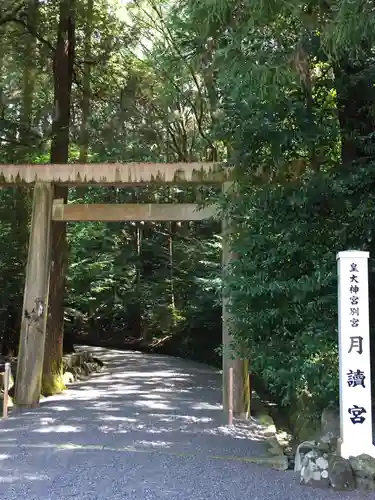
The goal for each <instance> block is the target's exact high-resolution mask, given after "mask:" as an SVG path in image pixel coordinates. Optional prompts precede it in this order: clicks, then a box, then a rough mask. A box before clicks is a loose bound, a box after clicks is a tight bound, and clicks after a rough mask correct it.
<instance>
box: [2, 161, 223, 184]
mask: <svg viewBox="0 0 375 500" xmlns="http://www.w3.org/2000/svg"><path fill="white" fill-rule="evenodd" d="M230 174H231V168H229V167H225V168H224V167H223V166H222V165H221V164H219V163H87V164H66V165H50V164H49V165H0V186H4V185H9V184H11V185H14V184H33V183H35V182H36V181H41V182H50V183H53V184H60V185H66V186H79V185H82V184H97V185H110V186H128V185H140V184H151V183H156V184H158V183H160V184H161V183H175V184H180V183H190V182H191V183H198V184H199V183H200V184H221V183H223V182H224V181H226V180H228V179H229V177H230Z"/></svg>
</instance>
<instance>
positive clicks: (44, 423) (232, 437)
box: [0, 348, 375, 500]
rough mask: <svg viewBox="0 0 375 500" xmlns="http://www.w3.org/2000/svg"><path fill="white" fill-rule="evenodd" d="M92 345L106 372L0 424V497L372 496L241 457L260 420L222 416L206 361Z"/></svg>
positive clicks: (260, 499)
mask: <svg viewBox="0 0 375 500" xmlns="http://www.w3.org/2000/svg"><path fill="white" fill-rule="evenodd" d="M92 349H93V350H94V351H96V354H97V355H98V356H99V357H100V358H101V359H103V360H104V361H105V362H106V367H105V369H104V371H102V372H101V373H99V374H96V375H94V376H93V377H91V378H90V379H89V380H88V381H87V382H83V383H80V384H77V385H75V386H71V387H70V388H69V390H68V391H66V392H65V393H64V394H62V395H59V396H55V397H52V398H48V399H47V400H45V401H43V402H42V404H41V407H40V408H39V409H36V410H32V411H28V412H24V413H22V414H20V415H16V414H14V415H13V416H11V417H10V418H9V420H8V421H2V422H1V423H0V498H4V499H6V500H13V499H25V500H26V499H27V500H63V499H77V500H85V499H87V500H96V499H97V500H105V499H111V500H116V499H130V500H154V499H155V500H156V499H163V500H172V499H173V500H243V499H245V498H246V499H248V500H275V495H277V497H278V498H280V500H300V499H301V498H303V499H304V500H324V499H327V500H330V499H336V500H343V499H348V500H360V499H374V500H375V494H367V495H366V494H363V493H358V492H355V493H347V494H343V493H335V492H333V491H327V490H314V489H311V488H306V487H301V486H300V485H299V484H298V481H297V478H296V477H295V475H294V474H293V473H292V472H289V471H288V472H278V471H275V470H271V469H269V468H267V467H264V466H259V465H255V464H253V463H249V462H246V460H245V459H246V457H262V456H267V450H266V446H265V442H264V437H263V434H262V428H261V427H260V426H259V425H257V423H256V422H255V421H254V422H251V423H250V424H249V425H246V426H244V425H242V426H239V427H236V428H235V429H228V428H227V427H225V425H223V415H222V411H221V408H220V403H219V402H220V396H221V389H220V375H219V374H217V373H216V372H215V371H213V370H212V369H210V368H209V367H206V366H205V365H199V364H197V363H192V362H187V361H182V360H179V359H175V358H169V357H166V356H150V355H143V354H140V353H134V352H121V351H114V350H104V349H99V348H92Z"/></svg>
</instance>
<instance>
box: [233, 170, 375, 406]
mask: <svg viewBox="0 0 375 500" xmlns="http://www.w3.org/2000/svg"><path fill="white" fill-rule="evenodd" d="M374 185H375V164H372V165H371V166H370V167H368V168H367V169H366V170H358V171H357V172H355V173H353V172H351V173H350V174H347V175H343V174H342V173H341V172H340V171H338V170H335V171H330V172H322V173H321V174H319V175H317V174H314V175H311V174H308V175H305V176H303V177H301V178H300V179H299V180H298V182H296V183H293V184H292V183H288V184H284V185H280V184H268V185H262V186H259V187H256V186H254V185H251V183H250V182H248V183H245V182H241V183H239V185H238V197H237V201H236V202H235V203H233V204H232V206H231V213H232V216H233V220H234V221H235V222H236V226H235V227H236V232H235V233H234V236H233V245H234V249H235V251H236V252H237V254H238V259H237V260H235V261H234V262H233V263H232V265H231V269H230V276H229V277H228V292H229V293H230V295H231V297H232V302H231V307H232V311H233V314H234V316H235V318H236V321H235V331H236V332H237V335H238V336H239V338H240V339H241V340H242V341H243V342H244V343H245V344H246V346H247V347H248V349H249V357H250V359H251V362H252V369H253V370H254V372H255V373H258V374H260V375H261V376H262V378H263V380H264V381H265V382H266V384H267V387H268V388H269V389H271V391H272V393H273V394H274V395H275V397H276V398H277V400H278V401H279V402H281V403H282V404H296V402H297V401H298V399H299V398H300V397H301V396H303V395H308V397H310V398H311V399H312V401H313V402H314V404H315V405H316V406H317V407H320V408H322V407H324V405H326V404H327V403H328V402H330V401H335V402H337V398H338V378H337V371H338V352H337V277H336V260H335V254H336V253H337V252H339V251H341V250H343V249H357V250H370V252H371V251H374V250H375V245H374V243H373V241H372V235H373V233H374V230H375V217H374V207H375V194H374ZM245 213H246V216H244V215H243V214H245ZM374 271H375V265H374V264H372V267H371V269H370V284H371V292H372V293H373V290H374V289H373V285H374Z"/></svg>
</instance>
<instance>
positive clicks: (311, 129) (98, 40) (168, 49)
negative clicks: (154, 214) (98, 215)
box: [0, 0, 375, 413]
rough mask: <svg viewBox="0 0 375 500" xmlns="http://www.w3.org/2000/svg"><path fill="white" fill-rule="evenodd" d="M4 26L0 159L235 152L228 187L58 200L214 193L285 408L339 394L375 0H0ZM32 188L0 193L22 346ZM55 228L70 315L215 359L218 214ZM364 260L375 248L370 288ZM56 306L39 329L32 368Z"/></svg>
mask: <svg viewBox="0 0 375 500" xmlns="http://www.w3.org/2000/svg"><path fill="white" fill-rule="evenodd" d="M0 37H1V45H0V68H1V71H0V111H1V115H0V146H1V147H0V161H1V162H2V163H23V164H24V163H48V162H52V163H67V162H68V161H69V162H83V163H86V162H115V161H116V162H132V161H153V162H189V161H219V162H222V161H223V162H229V163H230V164H234V165H235V166H236V179H237V180H236V183H235V196H234V195H233V196H230V197H224V196H222V195H220V193H218V192H216V191H215V190H213V189H208V188H203V187H201V188H189V189H184V190H180V189H177V188H175V187H173V188H172V187H162V188H161V187H160V188H158V189H156V188H151V187H147V189H139V190H135V189H132V190H130V189H115V188H113V189H105V190H104V189H101V188H91V187H90V188H77V189H71V190H69V192H68V191H67V189H66V188H59V189H60V191H59V192H58V196H59V197H60V198H67V197H69V199H70V200H75V201H76V202H79V201H80V202H85V203H88V202H91V203H93V202H102V203H106V202H107V203H108V202H130V201H132V202H136V201H140V202H143V201H147V202H151V201H184V202H190V201H195V200H198V201H202V202H203V201H206V200H207V199H215V200H216V201H217V202H218V203H220V206H221V213H222V215H223V216H224V215H225V216H226V217H230V219H231V220H232V222H233V232H232V240H233V248H234V251H235V255H236V259H235V260H233V262H232V264H231V268H230V272H229V273H228V274H227V276H226V283H227V286H226V287H225V293H229V294H230V296H231V310H232V315H233V319H234V322H233V331H234V333H235V336H236V338H237V339H238V341H239V345H240V346H241V350H242V352H243V353H244V352H245V355H246V356H247V357H248V358H249V359H250V364H251V371H252V372H253V373H254V374H255V377H256V379H257V380H259V381H260V382H261V384H262V386H263V387H264V388H265V389H266V390H267V392H268V393H269V394H270V395H271V396H272V397H273V398H274V399H275V401H276V402H277V403H278V404H279V405H282V406H289V407H292V408H295V407H296V405H297V404H298V402H299V403H301V402H302V403H303V405H304V406H305V407H306V408H308V409H309V412H310V413H314V412H319V411H320V410H321V409H322V408H323V407H324V406H325V405H327V403H329V402H333V403H335V402H337V398H338V375H337V365H338V357H337V354H338V353H337V291H336V287H337V282H336V261H335V254H336V252H337V251H340V250H345V249H348V248H353V249H361V250H369V251H370V252H371V253H372V251H373V249H375V244H374V243H373V237H372V235H373V230H374V226H375V213H374V208H375V127H374V117H375V86H374V76H375V43H374V42H375V6H374V4H373V2H371V1H369V0H354V1H353V0H311V1H302V2H297V1H295V0H286V1H284V2H279V1H274V0H270V1H268V2H262V1H260V0H204V1H202V0H132V1H128V2H125V1H122V2H121V1H120V0H118V1H116V0H59V1H57V0H43V1H42V0H3V2H2V6H1V8H0ZM30 200H31V192H29V191H28V190H27V189H25V188H21V187H20V188H8V189H2V190H1V191H0V209H1V217H0V234H1V242H0V255H1V259H0V281H1V288H0V333H1V335H2V349H3V351H5V350H8V349H10V348H11V349H15V350H16V349H17V343H18V336H19V323H20V316H21V305H22V294H23V285H24V269H25V263H26V257H27V243H28V222H29V213H30ZM65 241H67V242H68V244H69V247H70V253H69V271H68V277H67V283H66V286H67V294H66V299H65V302H66V313H65V320H66V324H65V329H66V331H68V332H71V333H72V332H73V333H74V334H75V335H77V332H78V331H80V332H81V333H82V335H81V336H82V337H84V335H83V333H85V334H87V335H88V337H89V336H91V338H94V337H95V338H96V340H100V338H102V339H104V338H105V339H106V340H108V341H111V342H113V344H117V345H121V344H122V343H124V338H125V337H129V336H130V337H134V338H143V339H144V340H145V341H147V342H151V341H158V340H159V341H163V342H164V343H165V344H166V345H169V349H170V352H173V353H175V354H179V355H185V356H190V357H193V358H195V359H201V360H203V361H207V362H211V363H217V362H218V359H219V355H220V353H219V349H218V348H219V347H220V341H221V317H220V316H221V301H220V289H221V237H220V224H219V223H218V222H217V221H209V222H206V223H181V224H176V223H145V224H138V223H134V224H129V223H112V224H109V223H85V224H81V223H76V224H71V225H69V226H68V232H67V237H66V235H65V230H64V229H63V226H61V228H60V229H59V230H55V231H54V233H53V244H54V248H55V249H56V248H61V246H63V247H64V245H65ZM64 255H67V252H65V253H64ZM56 269H59V266H56ZM374 271H375V266H374V261H373V260H371V261H370V295H371V298H372V297H374V291H373V289H374V287H375V282H374V280H373V275H374ZM57 272H58V271H57ZM60 281H61V283H60V285H59V286H57V287H56V290H51V292H50V307H51V308H56V310H58V309H59V301H61V300H63V295H62V294H61V287H62V286H63V285H64V283H63V278H62V277H61V280H60ZM54 282H55V283H58V282H59V280H58V279H57V280H54ZM62 320H63V318H57V320H55V322H54V324H49V325H48V337H47V345H46V354H47V353H48V355H47V356H45V359H46V360H47V361H45V375H46V374H47V375H48V373H49V372H50V371H51V370H52V369H53V367H52V364H51V363H52V361H48V360H55V361H56V359H57V358H58V356H59V355H60V354H61V353H60V354H59V353H56V352H55V351H56V349H57V347H56V346H58V345H60V344H61V343H59V342H58V339H59V337H61V325H62ZM371 323H372V326H373V323H374V322H373V320H372V321H371ZM88 337H87V338H88ZM168 343H169V344H168ZM54 350H55V351H54ZM54 366H55V365H54Z"/></svg>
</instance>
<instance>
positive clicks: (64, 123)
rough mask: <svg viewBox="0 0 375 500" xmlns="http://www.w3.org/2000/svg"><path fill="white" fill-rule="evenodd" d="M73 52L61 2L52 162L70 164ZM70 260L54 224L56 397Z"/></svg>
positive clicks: (68, 10)
mask: <svg viewBox="0 0 375 500" xmlns="http://www.w3.org/2000/svg"><path fill="white" fill-rule="evenodd" d="M74 51H75V0H61V1H60V11H59V25H58V32H57V44H56V52H55V57H54V65H53V72H54V87H55V92H54V100H55V102H54V114H53V123H52V144H51V163H68V158H69V126H70V107H71V92H72V81H73V64H74ZM54 198H55V199H57V198H62V199H64V202H66V201H67V198H68V188H66V187H59V186H55V189H54ZM67 257H68V246H67V240H66V223H65V222H53V224H52V269H51V278H50V292H49V314H48V323H47V338H46V344H45V354H44V366H43V389H42V390H43V394H55V393H58V392H60V391H61V390H63V389H64V383H63V380H62V355H63V337H64V295H65V272H66V267H67V261H68V259H67Z"/></svg>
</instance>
